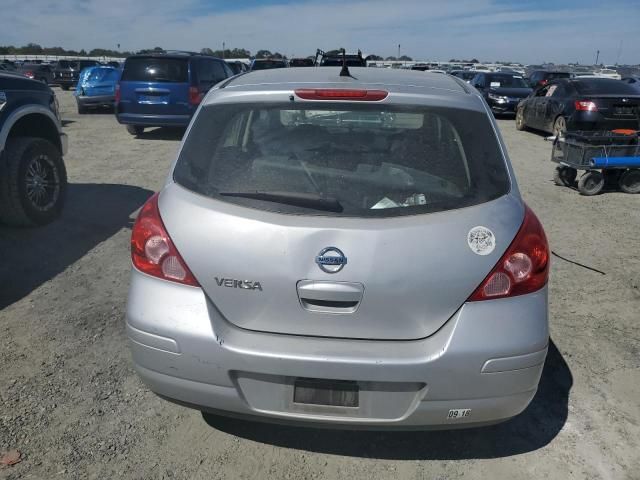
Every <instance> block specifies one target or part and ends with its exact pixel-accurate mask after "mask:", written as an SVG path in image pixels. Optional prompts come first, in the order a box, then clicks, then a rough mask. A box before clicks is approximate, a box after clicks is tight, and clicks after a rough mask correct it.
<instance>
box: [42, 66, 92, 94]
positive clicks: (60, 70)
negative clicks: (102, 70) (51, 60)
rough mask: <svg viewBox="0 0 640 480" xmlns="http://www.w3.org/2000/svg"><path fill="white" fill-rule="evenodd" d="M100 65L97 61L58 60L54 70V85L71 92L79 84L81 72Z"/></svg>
mask: <svg viewBox="0 0 640 480" xmlns="http://www.w3.org/2000/svg"><path fill="white" fill-rule="evenodd" d="M97 65H100V62H97V61H96V60H58V62H56V64H55V66H54V68H53V80H52V82H53V83H56V84H58V85H60V87H61V88H62V89H63V90H69V89H70V88H71V87H72V86H74V85H76V84H77V83H78V77H79V76H80V72H81V71H82V70H83V69H85V68H87V67H95V66H97Z"/></svg>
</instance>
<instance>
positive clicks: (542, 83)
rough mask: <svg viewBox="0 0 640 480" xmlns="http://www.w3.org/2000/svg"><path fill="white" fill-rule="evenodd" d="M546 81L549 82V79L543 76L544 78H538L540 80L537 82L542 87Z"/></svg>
mask: <svg viewBox="0 0 640 480" xmlns="http://www.w3.org/2000/svg"><path fill="white" fill-rule="evenodd" d="M547 83H549V80H547V79H546V78H545V79H544V80H540V82H538V85H540V86H541V87H544V86H545V85H546V84H547Z"/></svg>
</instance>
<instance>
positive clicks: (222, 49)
mask: <svg viewBox="0 0 640 480" xmlns="http://www.w3.org/2000/svg"><path fill="white" fill-rule="evenodd" d="M224 45H225V44H224V42H222V59H223V60H224Z"/></svg>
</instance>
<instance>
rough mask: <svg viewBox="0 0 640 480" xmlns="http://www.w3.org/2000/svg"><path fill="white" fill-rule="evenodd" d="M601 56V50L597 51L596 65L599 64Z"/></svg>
mask: <svg viewBox="0 0 640 480" xmlns="http://www.w3.org/2000/svg"><path fill="white" fill-rule="evenodd" d="M599 58H600V50H597V51H596V63H595V65H598V59H599Z"/></svg>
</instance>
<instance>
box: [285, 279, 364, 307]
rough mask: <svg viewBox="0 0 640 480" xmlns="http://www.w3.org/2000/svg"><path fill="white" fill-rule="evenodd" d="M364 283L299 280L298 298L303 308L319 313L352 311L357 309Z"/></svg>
mask: <svg viewBox="0 0 640 480" xmlns="http://www.w3.org/2000/svg"><path fill="white" fill-rule="evenodd" d="M363 294H364V285H362V284H361V283H353V282H327V281H317V280H300V281H299V282H298V298H299V299H300V304H301V305H302V308H304V309H305V310H309V311H310V312H320V313H353V312H355V311H356V310H357V309H358V306H359V305H360V301H361V300H362V295H363Z"/></svg>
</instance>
